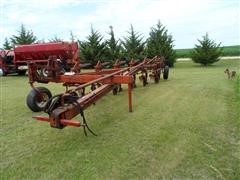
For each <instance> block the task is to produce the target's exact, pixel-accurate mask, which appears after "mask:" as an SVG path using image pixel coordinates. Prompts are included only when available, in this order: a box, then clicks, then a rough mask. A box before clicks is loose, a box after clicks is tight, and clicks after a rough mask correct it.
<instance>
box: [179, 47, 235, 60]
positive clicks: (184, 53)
mask: <svg viewBox="0 0 240 180" xmlns="http://www.w3.org/2000/svg"><path fill="white" fill-rule="evenodd" d="M190 51H192V49H176V53H177V58H189V57H190ZM223 56H240V45H236V46H224V47H223Z"/></svg>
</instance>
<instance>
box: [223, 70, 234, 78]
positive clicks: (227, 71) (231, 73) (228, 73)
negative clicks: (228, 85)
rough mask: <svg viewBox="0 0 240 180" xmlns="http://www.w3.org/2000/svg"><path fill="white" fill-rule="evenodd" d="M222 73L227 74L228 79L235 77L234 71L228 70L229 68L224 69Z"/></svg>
mask: <svg viewBox="0 0 240 180" xmlns="http://www.w3.org/2000/svg"><path fill="white" fill-rule="evenodd" d="M224 73H225V74H227V76H228V79H233V78H235V77H236V74H237V73H236V71H230V70H229V69H226V70H225V71H224Z"/></svg>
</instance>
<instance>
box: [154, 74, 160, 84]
mask: <svg viewBox="0 0 240 180" xmlns="http://www.w3.org/2000/svg"><path fill="white" fill-rule="evenodd" d="M154 82H155V83H159V77H158V75H155V77H154Z"/></svg>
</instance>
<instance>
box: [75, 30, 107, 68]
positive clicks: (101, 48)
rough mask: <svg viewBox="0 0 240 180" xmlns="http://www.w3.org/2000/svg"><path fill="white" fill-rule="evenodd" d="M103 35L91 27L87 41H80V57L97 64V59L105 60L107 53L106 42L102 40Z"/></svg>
mask: <svg viewBox="0 0 240 180" xmlns="http://www.w3.org/2000/svg"><path fill="white" fill-rule="evenodd" d="M102 40H103V36H102V35H101V34H100V33H99V32H98V31H95V30H94V29H93V27H91V34H90V35H89V36H88V37H87V40H86V41H82V42H81V41H79V44H80V57H81V60H83V61H84V62H88V63H91V64H92V66H94V65H96V63H97V61H99V60H104V59H105V54H106V48H105V43H103V42H102Z"/></svg>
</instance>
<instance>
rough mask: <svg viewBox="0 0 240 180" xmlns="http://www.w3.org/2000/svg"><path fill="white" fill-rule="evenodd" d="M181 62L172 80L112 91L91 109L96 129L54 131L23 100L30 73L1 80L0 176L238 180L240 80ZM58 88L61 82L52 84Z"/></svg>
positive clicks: (233, 63) (228, 63)
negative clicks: (130, 96) (87, 131)
mask: <svg viewBox="0 0 240 180" xmlns="http://www.w3.org/2000/svg"><path fill="white" fill-rule="evenodd" d="M239 64H240V60H225V61H223V60H222V61H220V62H218V63H216V64H215V65H213V66H210V67H207V68H206V67H201V66H199V65H195V64H192V62H177V63H176V66H175V68H173V69H171V72H170V78H169V80H168V81H163V80H161V82H160V83H159V84H153V83H151V84H150V85H148V86H147V87H142V86H141V85H140V84H139V85H138V88H137V89H134V92H133V102H134V103H133V104H134V111H133V113H129V112H128V105H127V91H126V88H125V89H124V91H123V92H122V93H120V94H118V95H117V96H113V95H112V94H108V95H107V96H105V97H103V98H102V99H101V100H100V101H98V102H97V104H96V106H91V107H90V108H88V109H87V110H86V111H85V113H86V118H87V120H88V122H89V124H90V127H91V128H92V129H93V130H94V131H95V132H96V133H97V134H98V136H97V137H95V136H93V135H91V134H89V136H88V137H85V136H84V134H83V131H82V129H80V128H74V127H67V128H65V129H63V130H58V129H54V128H50V127H49V124H47V123H43V122H38V121H35V120H33V119H32V118H31V116H35V115H43V113H32V112H31V111H30V110H29V109H28V108H27V107H26V104H25V99H26V95H27V93H28V91H29V90H30V87H29V85H28V84H27V82H28V79H27V78H26V77H16V76H8V77H1V88H0V90H1V99H0V102H1V115H0V117H1V135H0V142H1V159H0V166H1V172H0V174H1V177H0V179H51V180H52V179H124V180H125V179H173V178H174V179H239V178H240V131H239V128H240V118H239V114H238V112H239V111H238V110H240V109H239V106H238V105H240V97H239V96H238V98H239V99H237V92H238V93H239V82H238V83H237V79H235V80H232V81H231V80H227V78H226V75H225V74H224V73H223V71H224V69H225V68H226V67H228V68H231V69H235V70H237V69H238V74H239V73H240V72H239ZM47 86H48V87H49V89H51V90H52V91H54V92H56V93H57V92H61V91H63V89H64V88H63V87H62V86H61V85H56V84H51V85H47Z"/></svg>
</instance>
